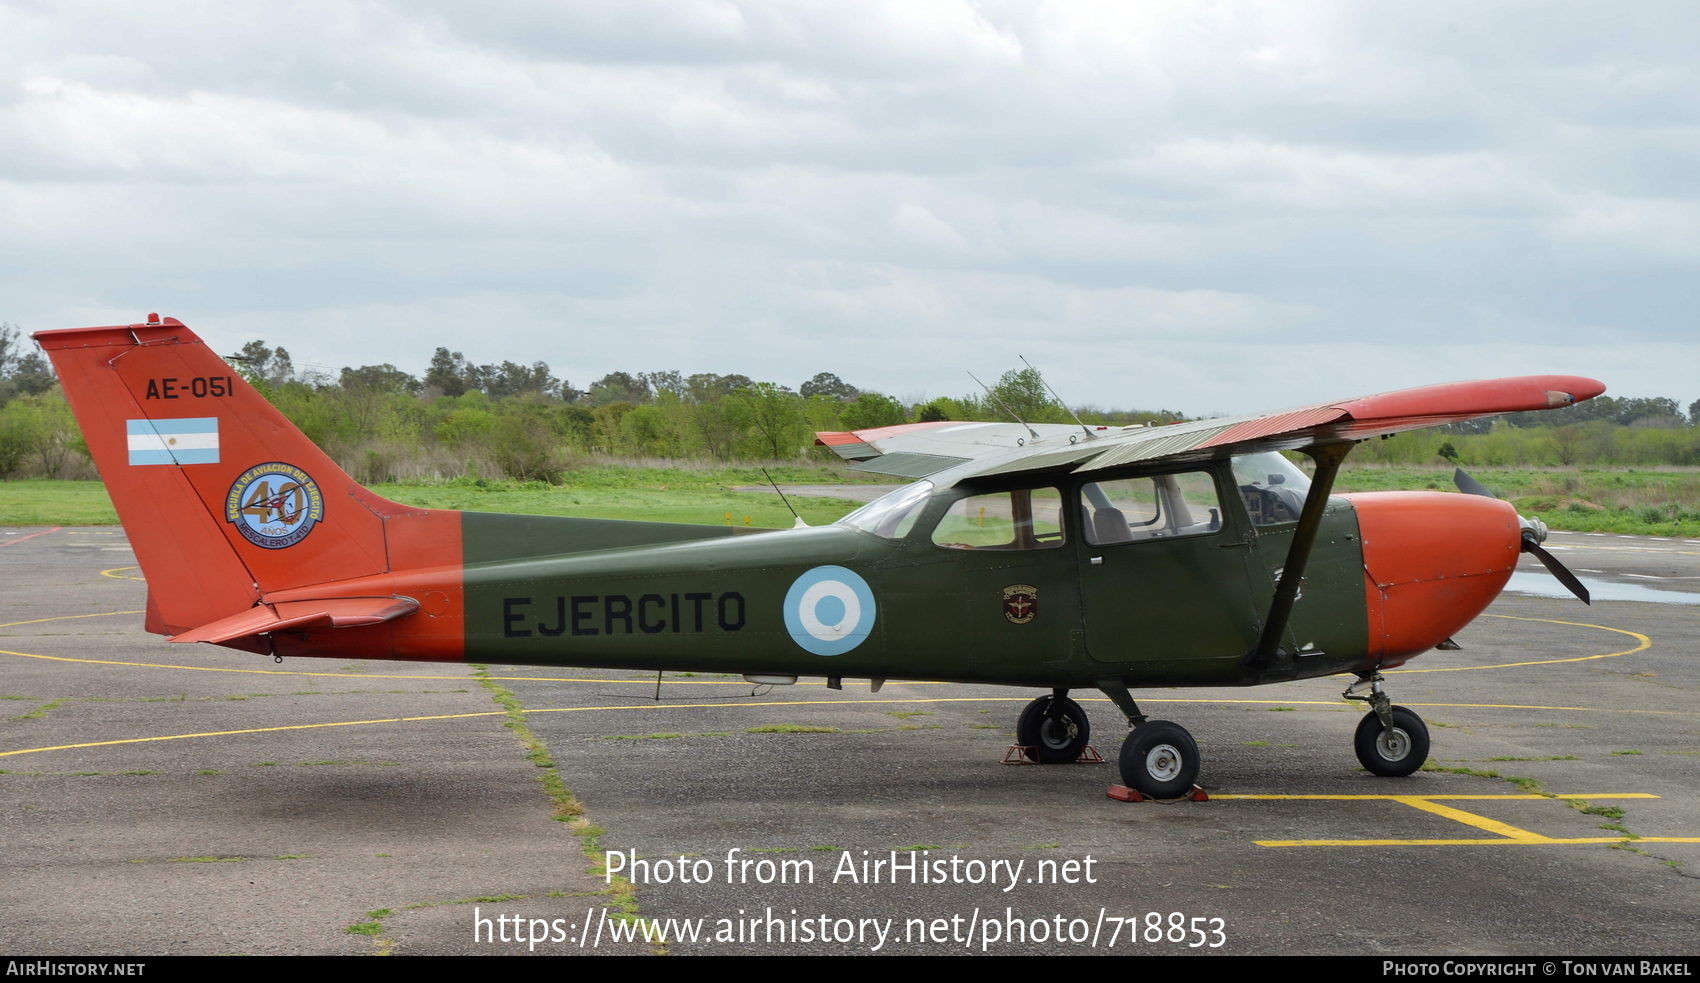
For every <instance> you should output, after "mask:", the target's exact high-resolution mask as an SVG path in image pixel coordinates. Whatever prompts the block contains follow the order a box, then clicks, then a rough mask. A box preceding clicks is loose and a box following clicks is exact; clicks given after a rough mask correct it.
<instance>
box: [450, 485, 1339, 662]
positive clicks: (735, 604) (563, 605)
mask: <svg viewBox="0 0 1700 983" xmlns="http://www.w3.org/2000/svg"><path fill="white" fill-rule="evenodd" d="M1214 470H1215V473H1218V474H1220V475H1221V476H1222V477H1221V478H1220V482H1221V484H1222V485H1223V486H1224V487H1228V488H1231V485H1229V482H1231V480H1232V478H1231V475H1229V474H1228V473H1227V472H1226V470H1225V467H1223V468H1217V469H1214ZM1053 483H1054V484H1055V485H1056V487H1057V488H1058V489H1060V491H1059V492H1058V493H1057V494H1058V495H1059V496H1060V499H1061V500H1063V501H1074V500H1075V496H1076V494H1077V491H1078V488H1077V486H1071V485H1070V484H1069V483H1068V482H1067V480H1066V479H1065V478H1058V479H1055V480H1054V482H1053ZM969 494H970V490H964V489H962V488H946V489H941V490H939V491H937V492H936V493H934V494H933V496H932V497H931V498H930V499H929V500H928V501H927V502H926V504H925V505H924V506H919V507H917V510H916V512H917V514H916V516H915V519H914V521H913V523H912V526H911V527H910V528H909V530H908V531H907V533H906V534H904V535H901V536H896V535H891V536H883V535H877V534H875V533H874V532H870V531H865V530H863V529H859V528H855V527H853V526H850V525H845V524H839V525H834V526H827V527H822V528H809V529H793V530H784V531H774V532H765V533H758V534H734V532H733V530H730V529H725V528H717V527H693V526H677V525H669V524H658V523H621V522H595V521H589V520H573V519H547V518H522V517H513V516H492V515H480V514H475V513H469V514H467V515H465V516H464V518H463V536H464V542H465V552H466V566H465V570H464V585H465V623H466V628H465V657H466V658H467V659H468V660H469V661H478V662H493V663H516V664H532V665H561V666H584V667H602V668H633V669H648V670H655V669H668V670H681V671H695V672H716V673H757V674H766V675H781V676H784V675H795V676H815V677H821V676H826V677H854V678H876V679H930V680H948V681H959V682H988V683H1003V684H1010V685H1020V686H1043V687H1087V686H1093V685H1096V684H1097V682H1098V681H1102V680H1108V679H1114V680H1119V681H1120V682H1122V683H1123V684H1124V685H1127V686H1135V687H1149V686H1159V685H1248V684H1253V683H1258V682H1265V681H1270V680H1274V679H1285V678H1300V677H1309V676H1320V675H1329V674H1333V673H1338V672H1343V671H1347V670H1352V669H1360V668H1363V667H1364V666H1365V664H1366V655H1365V650H1366V634H1367V626H1366V615H1365V606H1364V577H1363V559H1362V554H1361V550H1360V544H1359V540H1358V528H1357V521H1356V517H1355V514H1354V512H1353V510H1352V508H1351V506H1350V505H1349V504H1348V503H1347V502H1345V501H1344V500H1340V499H1335V500H1333V501H1332V502H1331V503H1330V506H1329V509H1328V511H1327V513H1326V514H1325V517H1324V520H1323V525H1322V527H1321V530H1320V532H1319V534H1318V536H1317V540H1316V545H1315V551H1314V553H1313V555H1312V557H1311V561H1310V563H1309V565H1308V567H1307V573H1306V576H1305V579H1304V582H1303V589H1302V591H1301V594H1300V599H1299V601H1298V603H1297V604H1296V606H1295V609H1294V614H1293V618H1292V620H1291V622H1290V623H1289V625H1288V630H1287V634H1286V637H1285V639H1284V640H1283V644H1282V645H1281V647H1280V656H1279V657H1278V658H1277V659H1276V660H1274V662H1273V663H1272V664H1270V665H1268V666H1266V667H1263V668H1260V669H1256V670H1253V669H1250V668H1248V667H1247V664H1248V655H1249V654H1250V653H1251V652H1252V651H1253V650H1254V649H1255V648H1256V646H1257V642H1258V637H1259V634H1260V632H1261V631H1262V626H1263V622H1264V619H1265V617H1266V616H1267V612H1268V609H1269V604H1270V598H1271V595H1272V593H1273V589H1274V584H1275V582H1276V580H1277V578H1278V573H1279V570H1280V568H1281V566H1282V564H1283V563H1284V562H1285V561H1286V557H1287V550H1288V547H1289V545H1290V543H1291V540H1292V538H1293V529H1294V523H1292V522H1284V523H1276V524H1268V525H1261V526H1254V525H1253V524H1252V521H1251V519H1250V517H1249V516H1248V514H1247V513H1246V511H1245V510H1244V509H1243V508H1241V507H1238V506H1239V502H1238V501H1237V500H1236V499H1235V498H1234V497H1233V496H1232V495H1231V494H1229V495H1224V496H1223V502H1224V503H1226V504H1227V506H1229V507H1224V508H1223V509H1221V512H1222V515H1221V516H1220V519H1219V521H1216V522H1215V526H1214V528H1211V529H1210V530H1208V531H1204V532H1195V533H1191V534H1187V535H1181V536H1175V537H1172V538H1152V539H1144V540H1140V541H1132V542H1120V543H1114V544H1111V545H1092V544H1091V543H1090V542H1089V541H1088V539H1089V535H1088V531H1087V530H1086V529H1084V528H1083V526H1084V523H1085V521H1086V520H1085V519H1082V518H1077V516H1079V515H1080V511H1079V510H1077V509H1067V508H1065V509H1062V510H1060V512H1059V515H1060V516H1062V518H1061V520H1060V524H1061V526H1062V528H1061V529H1060V534H1059V531H1058V530H1056V529H1055V527H1054V526H1053V527H1050V528H1049V530H1048V531H1047V532H1045V533H1044V534H1043V535H1042V536H1041V537H1039V538H1040V539H1042V542H1035V543H1033V544H1031V545H1032V546H1033V548H1010V549H1002V548H983V547H977V546H976V547H970V546H967V545H960V544H958V545H940V544H939V543H938V542H936V541H935V538H936V536H935V534H934V530H936V529H938V528H941V527H942V526H941V524H942V523H943V522H944V520H945V518H946V516H947V513H948V512H949V510H950V508H951V506H952V505H953V503H958V502H959V501H960V500H962V499H963V498H964V497H966V496H967V495H969ZM563 546H567V547H569V548H570V549H571V552H566V553H562V552H560V550H561V549H562V547H563ZM838 570H843V571H846V572H847V574H845V573H838V572H836V571H838ZM822 571H825V572H822ZM805 578H812V579H817V580H824V581H825V582H826V583H825V585H824V586H822V587H819V588H817V591H816V593H815V594H813V595H811V594H808V593H807V592H806V591H804V590H803V589H802V588H803V587H804V586H806V585H807V584H808V583H810V582H811V581H810V579H805ZM856 580H860V581H861V582H862V584H863V585H864V586H865V587H866V598H865V599H864V600H857V599H856V596H855V595H854V591H853V589H852V588H853V587H854V584H853V582H854V581H856ZM800 603H801V604H804V605H813V606H812V607H809V611H810V612H811V613H812V614H813V615H814V620H813V621H812V622H810V621H806V620H805V621H804V622H801V624H802V627H801V628H800V627H799V624H800V622H799V621H798V617H799V614H800V613H801V612H800V609H799V604H800ZM870 609H871V610H870ZM788 612H789V615H790V617H789V618H788ZM852 623H854V624H853V625H852ZM810 625H812V626H813V630H814V631H815V632H816V633H817V634H819V635H823V636H827V637H828V638H829V640H827V641H821V640H818V639H811V638H810V637H808V636H809V631H810V630H811V629H810V627H809V626H810ZM851 627H855V628H856V629H858V630H859V632H860V633H861V635H862V636H863V637H860V638H859V639H847V640H846V641H844V642H834V641H831V640H830V638H831V636H832V632H833V631H834V630H835V629H848V628H851ZM846 642H849V643H850V644H846ZM822 650H825V651H822Z"/></svg>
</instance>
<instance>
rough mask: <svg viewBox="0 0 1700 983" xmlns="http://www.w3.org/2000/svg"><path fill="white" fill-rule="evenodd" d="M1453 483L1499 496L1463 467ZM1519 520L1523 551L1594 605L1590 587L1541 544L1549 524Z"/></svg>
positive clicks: (1468, 490) (1470, 491)
mask: <svg viewBox="0 0 1700 983" xmlns="http://www.w3.org/2000/svg"><path fill="white" fill-rule="evenodd" d="M1452 483H1453V484H1455V485H1457V486H1458V490H1459V491H1461V492H1463V493H1464V494H1466V495H1480V496H1482V497H1483V498H1492V499H1498V498H1499V496H1498V495H1495V494H1494V493H1493V492H1490V491H1488V490H1487V486H1486V485H1483V484H1482V483H1481V482H1479V481H1477V480H1476V479H1474V478H1472V477H1470V476H1469V475H1467V474H1465V473H1464V469H1463V468H1459V469H1458V470H1457V471H1455V472H1453V475H1452ZM1517 521H1518V523H1519V524H1521V525H1522V528H1523V547H1522V550H1523V552H1525V553H1528V554H1531V555H1532V556H1534V558H1535V559H1537V560H1539V561H1541V565H1542V566H1544V567H1546V568H1547V571H1548V572H1549V573H1551V574H1552V575H1553V576H1554V577H1557V578H1558V582H1559V583H1561V584H1563V585H1564V586H1565V589H1567V590H1569V591H1570V593H1572V594H1575V595H1576V596H1577V597H1578V598H1580V599H1581V601H1582V603H1583V604H1587V605H1592V604H1593V603H1594V602H1593V600H1592V599H1591V598H1590V597H1589V595H1588V588H1587V587H1586V586H1584V585H1583V583H1582V581H1580V580H1578V579H1577V578H1576V575H1575V574H1573V573H1571V572H1570V570H1569V568H1567V567H1566V566H1565V565H1564V564H1562V563H1560V562H1559V561H1558V557H1556V556H1553V555H1552V554H1551V553H1549V552H1547V549H1546V547H1544V546H1542V545H1541V544H1542V543H1544V542H1546V538H1547V524H1546V523H1544V522H1542V521H1541V520H1539V519H1530V518H1525V517H1524V516H1521V515H1519V516H1518V517H1517Z"/></svg>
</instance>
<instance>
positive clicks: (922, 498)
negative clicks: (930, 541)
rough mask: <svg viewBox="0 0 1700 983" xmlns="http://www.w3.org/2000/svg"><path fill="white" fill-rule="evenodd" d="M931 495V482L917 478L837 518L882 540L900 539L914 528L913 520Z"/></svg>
mask: <svg viewBox="0 0 1700 983" xmlns="http://www.w3.org/2000/svg"><path fill="white" fill-rule="evenodd" d="M932 495H933V483H932V482H930V481H917V482H915V483H914V484H912V485H904V486H903V487H902V488H899V489H897V490H896V491H894V492H892V493H891V494H889V495H882V496H881V497H879V498H876V499H874V500H873V501H871V502H869V503H868V504H866V505H864V506H862V507H861V508H859V509H857V510H856V511H854V512H852V513H850V514H849V515H847V516H845V517H844V518H842V519H839V520H838V521H839V522H842V523H844V524H845V525H847V526H854V527H856V528H857V529H861V530H863V531H864V532H871V533H873V534H874V535H876V536H880V537H883V538H885V539H902V538H903V537H904V536H907V535H909V530H911V529H913V528H915V519H916V518H917V517H918V516H919V515H920V514H921V509H922V508H923V507H925V506H926V504H927V499H929V498H931V497H932Z"/></svg>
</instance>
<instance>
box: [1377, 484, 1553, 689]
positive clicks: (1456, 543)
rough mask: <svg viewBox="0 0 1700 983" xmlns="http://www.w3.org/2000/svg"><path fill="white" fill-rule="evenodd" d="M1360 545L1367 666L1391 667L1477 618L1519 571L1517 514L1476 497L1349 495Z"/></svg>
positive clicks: (1382, 494)
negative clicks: (1367, 626)
mask: <svg viewBox="0 0 1700 983" xmlns="http://www.w3.org/2000/svg"><path fill="white" fill-rule="evenodd" d="M1344 497H1345V498H1346V499H1348V500H1349V501H1350V502H1351V503H1352V507H1353V508H1354V509H1356V510H1357V514H1358V531H1359V533H1360V534H1361V536H1362V540H1363V554H1364V594H1365V602H1366V607H1367V612H1368V615H1369V657H1370V662H1371V663H1373V664H1379V665H1382V666H1396V665H1400V664H1401V663H1403V662H1404V661H1405V660H1406V659H1409V658H1410V657H1411V656H1413V655H1417V654H1418V653H1421V652H1426V651H1428V650H1429V649H1431V648H1433V647H1434V646H1435V645H1437V644H1439V643H1440V642H1442V641H1445V640H1446V639H1448V638H1450V637H1452V635H1453V633H1455V632H1457V631H1458V630H1459V629H1460V628H1463V627H1464V626H1465V625H1467V624H1469V623H1470V622H1471V621H1472V620H1474V619H1475V617H1476V615H1478V614H1481V613H1482V611H1483V609H1485V608H1486V607H1487V606H1488V605H1489V604H1491V603H1493V599H1494V598H1495V597H1498V596H1499V592H1500V590H1501V589H1503V588H1504V587H1505V582H1506V581H1507V580H1509V579H1511V571H1512V570H1514V569H1516V567H1517V555H1518V552H1519V550H1520V548H1521V546H1522V533H1521V530H1520V528H1519V526H1518V522H1517V512H1516V511H1515V510H1514V509H1512V507H1511V506H1510V505H1509V504H1507V503H1505V502H1500V501H1496V500H1494V499H1491V498H1483V497H1481V496H1477V495H1451V494H1444V493H1440V492H1377V493H1372V494H1359V495H1346V496H1344Z"/></svg>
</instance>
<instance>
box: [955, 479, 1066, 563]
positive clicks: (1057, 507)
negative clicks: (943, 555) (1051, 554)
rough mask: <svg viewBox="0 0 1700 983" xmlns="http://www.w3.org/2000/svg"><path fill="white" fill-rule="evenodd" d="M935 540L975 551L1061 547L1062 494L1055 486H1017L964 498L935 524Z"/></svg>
mask: <svg viewBox="0 0 1700 983" xmlns="http://www.w3.org/2000/svg"><path fill="white" fill-rule="evenodd" d="M933 542H934V543H935V544H937V545H939V546H943V547H946V548H949V549H974V550H1034V549H1052V548H1054V547H1058V546H1061V545H1062V544H1063V522H1062V493H1061V492H1059V491H1057V490H1056V489H1055V488H1017V489H1015V490H1014V491H1002V492H992V493H989V494H985V495H971V496H969V497H968V498H964V499H960V500H958V501H957V502H956V503H954V504H953V505H951V507H950V511H948V512H946V513H945V514H944V518H942V519H940V520H939V523H938V525H936V526H934V527H933Z"/></svg>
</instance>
